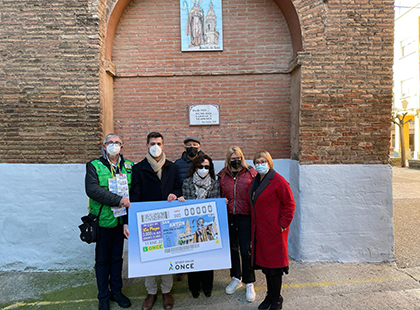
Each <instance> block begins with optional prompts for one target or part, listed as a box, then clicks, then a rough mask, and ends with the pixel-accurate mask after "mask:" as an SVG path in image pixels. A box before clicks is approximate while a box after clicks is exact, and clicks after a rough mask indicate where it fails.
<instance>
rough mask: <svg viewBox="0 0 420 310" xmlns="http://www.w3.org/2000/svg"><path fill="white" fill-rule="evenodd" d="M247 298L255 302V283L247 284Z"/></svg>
mask: <svg viewBox="0 0 420 310" xmlns="http://www.w3.org/2000/svg"><path fill="white" fill-rule="evenodd" d="M246 300H247V301H248V302H253V301H254V300H255V290H254V283H248V284H247V285H246Z"/></svg>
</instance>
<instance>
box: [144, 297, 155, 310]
mask: <svg viewBox="0 0 420 310" xmlns="http://www.w3.org/2000/svg"><path fill="white" fill-rule="evenodd" d="M156 298H157V295H156V294H154V295H152V294H147V296H146V298H145V299H144V301H143V304H142V305H141V309H142V310H150V309H152V308H153V304H154V303H155V301H156Z"/></svg>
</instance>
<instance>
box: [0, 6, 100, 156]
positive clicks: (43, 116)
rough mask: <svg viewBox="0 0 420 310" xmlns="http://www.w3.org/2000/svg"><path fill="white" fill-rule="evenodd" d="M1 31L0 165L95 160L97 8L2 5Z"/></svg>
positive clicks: (97, 90) (96, 146)
mask: <svg viewBox="0 0 420 310" xmlns="http://www.w3.org/2000/svg"><path fill="white" fill-rule="evenodd" d="M102 2H103V1H99V3H100V4H101V3H102ZM102 5H103V4H102ZM0 23H1V24H0V25H1V27H0V36H1V40H0V51H1V52H0V100H1V107H0V119H1V122H0V162H9V163H11V162H21V163H72V162H84V161H86V160H88V159H90V158H92V157H95V156H97V154H98V148H99V146H100V144H99V141H100V137H101V126H100V108H99V70H98V68H99V61H98V57H99V53H98V48H99V36H98V34H99V30H98V27H99V17H98V1H86V0H85V1H80V0H79V1H68V0H62V1H49V0H48V1H46V0H32V1H31V0H27V1H15V0H3V1H1V22H0Z"/></svg>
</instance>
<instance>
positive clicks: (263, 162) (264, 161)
mask: <svg viewBox="0 0 420 310" xmlns="http://www.w3.org/2000/svg"><path fill="white" fill-rule="evenodd" d="M266 163H267V161H266V160H264V159H263V160H256V161H255V165H262V164H266Z"/></svg>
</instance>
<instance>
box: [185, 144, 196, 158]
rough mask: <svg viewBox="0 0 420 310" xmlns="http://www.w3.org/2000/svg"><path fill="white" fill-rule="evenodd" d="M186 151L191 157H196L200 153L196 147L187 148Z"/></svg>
mask: <svg viewBox="0 0 420 310" xmlns="http://www.w3.org/2000/svg"><path fill="white" fill-rule="evenodd" d="M185 150H186V151H187V155H188V156H189V157H195V156H196V155H197V153H198V148H197V147H194V146H189V147H187V148H185Z"/></svg>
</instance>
